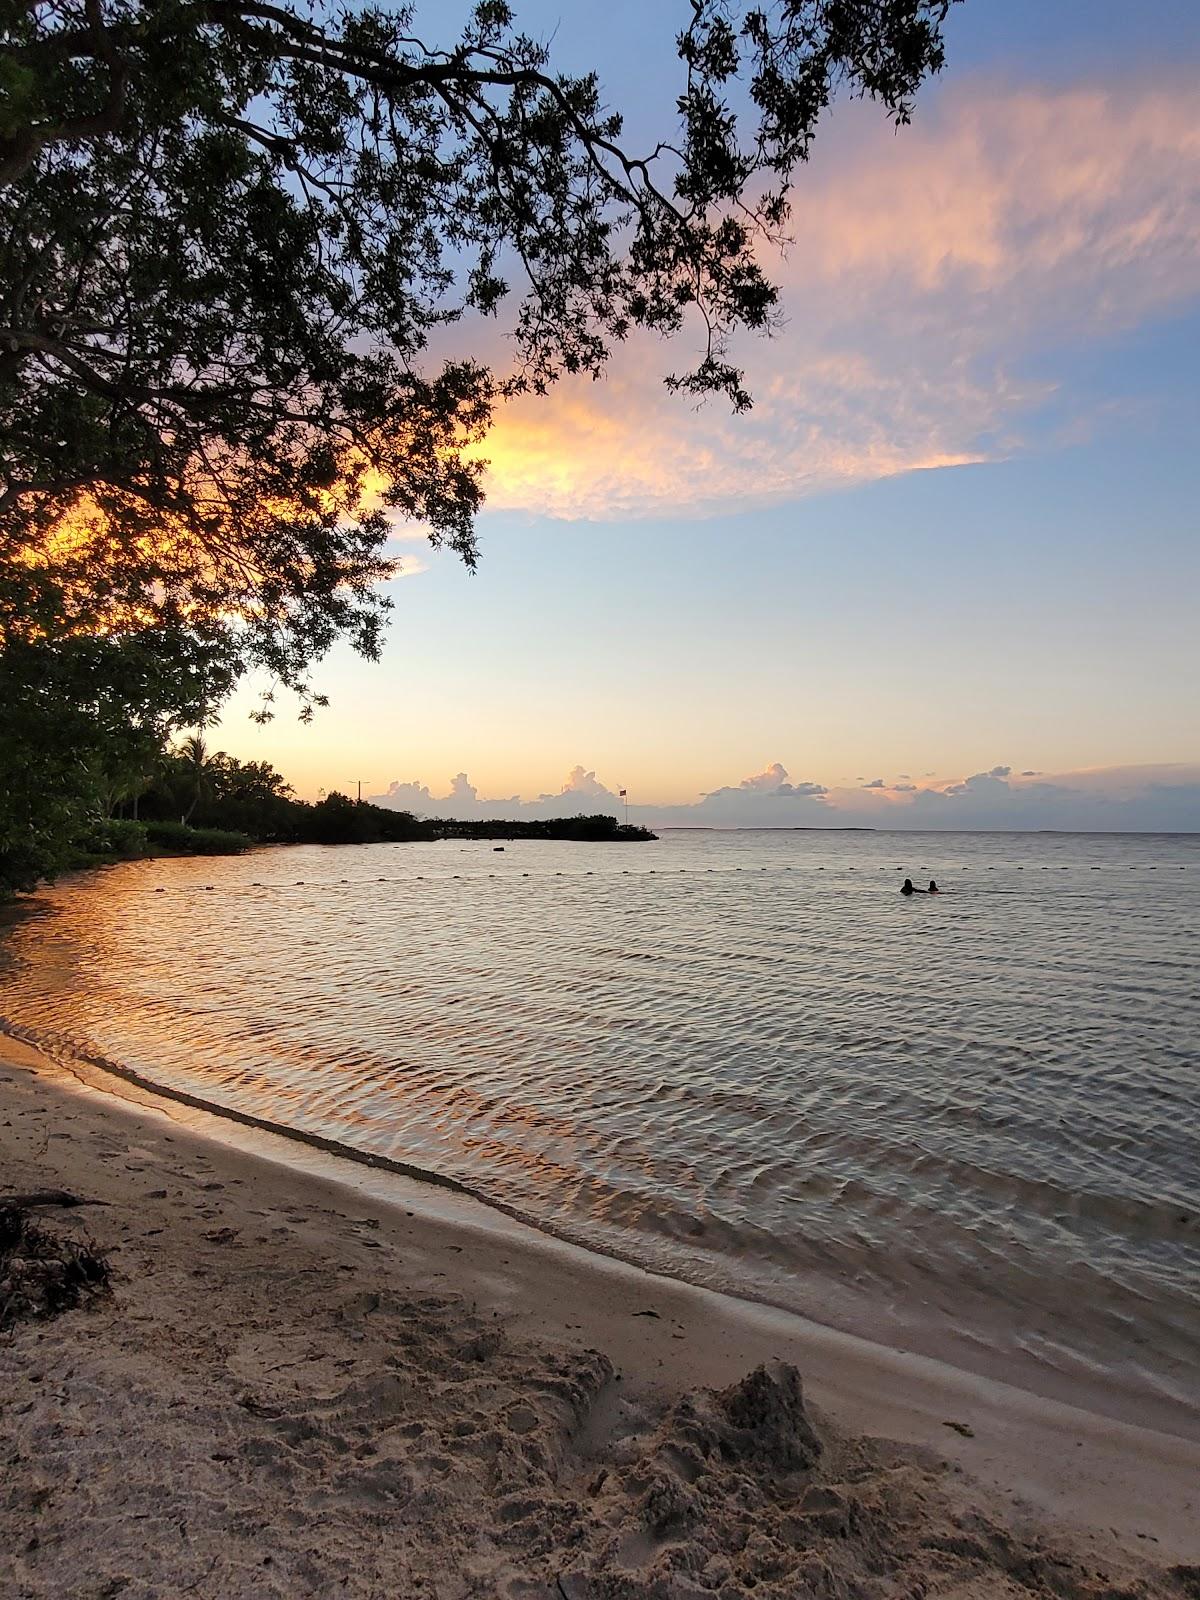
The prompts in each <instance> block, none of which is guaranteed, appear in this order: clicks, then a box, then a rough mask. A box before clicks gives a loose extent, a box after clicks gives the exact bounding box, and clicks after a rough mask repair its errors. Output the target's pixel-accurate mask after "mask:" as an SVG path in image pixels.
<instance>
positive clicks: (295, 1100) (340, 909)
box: [0, 832, 1200, 1432]
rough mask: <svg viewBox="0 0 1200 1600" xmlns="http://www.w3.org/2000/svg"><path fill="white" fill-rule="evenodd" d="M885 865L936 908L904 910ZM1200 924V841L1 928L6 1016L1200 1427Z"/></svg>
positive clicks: (488, 871)
mask: <svg viewBox="0 0 1200 1600" xmlns="http://www.w3.org/2000/svg"><path fill="white" fill-rule="evenodd" d="M905 874H908V875H911V876H912V877H913V879H914V880H915V881H916V882H918V883H920V882H925V881H928V879H929V878H930V877H931V876H936V877H937V878H938V880H939V882H941V883H942V884H943V886H944V887H945V889H946V890H947V892H946V893H945V894H943V895H941V896H939V897H937V898H932V897H923V896H922V897H916V898H914V899H912V900H904V899H902V898H901V896H900V895H899V894H898V893H897V890H898V887H899V883H900V880H901V878H902V877H903V876H904V875H905ZM160 891H161V892H160ZM1198 911H1200V836H1186V837H1180V836H1176V837H1154V836H1129V835H1126V836H1116V835H1016V834H991V835H966V834H958V835H951V834H937V835H931V834H922V835H918V834H886V833H869V832H862V833H788V832H769V833H768V832H745V833H703V832H669V833H666V834H664V836H663V838H662V839H661V840H660V841H659V842H658V843H656V844H649V845H624V846H617V845H587V844H567V843H562V844H559V843H546V842H536V843H535V842H527V843H515V844H509V845H508V846H507V847H506V849H505V850H504V851H503V852H498V851H495V850H493V849H492V847H491V845H490V844H488V843H486V842H483V843H465V844H464V843H460V842H457V841H454V842H444V843H440V844H430V845H391V846H386V845H382V846H375V847H370V848H358V849H356V848H344V849H340V850H328V849H320V848H317V847H313V848H303V849H295V850H286V851H283V850H273V851H261V852H257V853H255V854H254V855H252V856H248V857H242V858H232V859H225V860H204V861H198V862H191V861H153V862H145V863H130V864H127V865H124V866H119V867H115V868H112V869H109V870H107V871H105V872H103V873H99V874H94V875H91V876H90V877H88V878H86V879H82V880H76V881H75V882H73V883H70V884H68V885H64V886H61V887H59V888H57V889H54V890H51V891H49V892H47V893H46V894H44V895H43V896H41V897H39V899H38V901H37V902H36V903H35V904H34V905H32V906H30V907H28V908H25V909H23V910H21V911H19V912H16V913H12V914H10V915H9V916H8V918H7V922H6V932H5V936H4V939H3V941H2V942H0V1017H3V1018H5V1019H7V1026H9V1027H10V1029H12V1030H13V1031H18V1032H20V1033H22V1034H24V1036H26V1037H29V1038H32V1039H34V1040H36V1041H37V1042H39V1043H41V1044H42V1045H43V1047H45V1048H47V1049H48V1050H49V1052H50V1053H51V1054H54V1055H56V1056H57V1057H58V1058H59V1059H60V1060H64V1061H68V1062H69V1061H72V1060H76V1059H80V1058H83V1059H89V1060H92V1061H98V1062H101V1063H103V1062H105V1061H108V1062H112V1063H117V1064H120V1065H123V1066H125V1067H128V1068H131V1069H133V1070H134V1071H136V1072H138V1073H139V1074H141V1075H143V1076H144V1077H146V1078H148V1079H150V1080H151V1081H153V1082H157V1083H159V1084H162V1085H166V1086H169V1087H172V1088H174V1089H177V1090H183V1091H185V1092H188V1093H190V1094H194V1095H198V1096H200V1097H202V1098H203V1099H205V1100H207V1101H210V1102H212V1103H214V1104H217V1105H224V1106H229V1107H234V1108H237V1109H240V1110H242V1111H245V1112H249V1113H252V1114H254V1115H256V1116H260V1117H264V1118H266V1119H268V1120H270V1121H272V1122H276V1123H280V1124H284V1125H287V1126H290V1127H293V1128H297V1129H301V1130H305V1131H308V1132H311V1133H317V1134H321V1135H323V1136H326V1137H331V1138H334V1139H336V1140H338V1141H341V1142H343V1143H346V1144H349V1145H352V1146H355V1147H357V1148H359V1149H362V1150H364V1151H369V1152H374V1153H378V1154H384V1155H387V1156H389V1157H392V1158H394V1159H398V1160H402V1161H405V1162H409V1163H412V1164H413V1165H416V1166H419V1167H422V1168H426V1169H430V1170H433V1171H437V1172H440V1173H443V1174H446V1175H449V1176H452V1177H455V1178H457V1179H459V1180H460V1181H462V1182H464V1183H465V1184H467V1185H468V1186H469V1187H470V1188H471V1189H473V1190H474V1191H475V1192H477V1193H479V1194H480V1195H482V1196H484V1197H485V1198H489V1199H492V1200H495V1201H498V1202H500V1203H502V1204H504V1205H506V1206H507V1207H509V1208H511V1209H512V1210H514V1211H515V1212H516V1213H517V1214H519V1215H521V1216H524V1217H526V1218H528V1219H529V1220H531V1221H533V1222H535V1223H536V1224H538V1225H539V1226H542V1227H546V1228H550V1229H552V1230H554V1231H556V1232H559V1233H561V1234H564V1235H566V1236H568V1237H570V1238H573V1239H576V1240H578V1241H580V1242H582V1243H584V1244H589V1245H591V1246H593V1247H596V1248H600V1249H604V1250H608V1251H611V1252H614V1253H617V1254H620V1255H623V1256H626V1257H628V1258H630V1259H633V1260H635V1261H638V1262H641V1263H642V1264H644V1265H646V1266H649V1267H652V1268H655V1269H657V1270H663V1271H667V1272H671V1273H673V1274H675V1275H677V1276H681V1277H685V1278H689V1279H692V1280H694V1281H697V1282H702V1283H705V1284H709V1285H711V1286H713V1287H717V1288H723V1289H731V1290H734V1291H736V1292H740V1293H743V1294H748V1295H752V1296H754V1297H758V1298H762V1299H766V1300H770V1301H772V1302H774V1303H777V1304H781V1305H784V1306H787V1307H789V1308H791V1309H795V1310H799V1311H803V1312H806V1313H807V1314H809V1315H811V1316H814V1317H816V1318H818V1319H819V1320H822V1321H828V1322H832V1323H834V1324H836V1325H840V1326H843V1327H847V1328H850V1329H852V1330H853V1331H859V1332H864V1333H867V1334H870V1335H873V1336H876V1337H881V1338H886V1339H888V1340H890V1341H892V1342H895V1343H899V1344H905V1345H909V1346H911V1347H913V1348H917V1349H922V1350H926V1351H928V1352H929V1353H936V1354H948V1355H950V1356H951V1358H953V1359H956V1360H960V1361H962V1362H964V1363H965V1364H968V1365H971V1366H974V1367H976V1368H978V1369H981V1370H984V1371H989V1372H992V1373H995V1374H997V1375H1003V1376H1018V1377H1019V1378H1022V1380H1024V1379H1027V1378H1028V1377H1029V1374H1030V1373H1032V1374H1033V1378H1032V1380H1031V1381H1032V1382H1033V1383H1034V1386H1037V1385H1038V1384H1039V1383H1040V1384H1041V1386H1042V1387H1044V1388H1045V1389H1046V1390H1047V1392H1057V1393H1063V1394H1064V1395H1066V1396H1068V1397H1070V1398H1081V1399H1083V1400H1085V1401H1094V1402H1095V1403H1098V1404H1101V1405H1104V1404H1105V1395H1106V1393H1109V1392H1111V1391H1113V1390H1114V1389H1115V1388H1120V1389H1121V1390H1123V1391H1124V1392H1125V1394H1126V1396H1133V1397H1134V1398H1135V1399H1136V1401H1137V1403H1138V1405H1139V1406H1141V1407H1143V1408H1144V1415H1145V1417H1146V1420H1148V1421H1153V1422H1154V1423H1155V1424H1156V1425H1159V1426H1163V1427H1168V1428H1171V1429H1173V1430H1175V1431H1186V1432H1196V1431H1200V1400H1198V1398H1197V1396H1198V1393H1200V1383H1198V1381H1197V1357H1198V1355H1200V1119H1198V1118H1197V1113H1196V1102H1197V1089H1198V1086H1200V1072H1198V1069H1197V1056H1198V1054H1200V1050H1198V1041H1200V982H1198V976H1197V974H1198V968H1197V963H1196V955H1197V950H1196V931H1197V927H1198V925H1200V918H1198V916H1197V913H1198Z"/></svg>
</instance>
